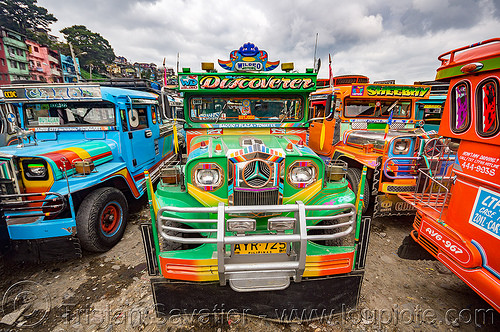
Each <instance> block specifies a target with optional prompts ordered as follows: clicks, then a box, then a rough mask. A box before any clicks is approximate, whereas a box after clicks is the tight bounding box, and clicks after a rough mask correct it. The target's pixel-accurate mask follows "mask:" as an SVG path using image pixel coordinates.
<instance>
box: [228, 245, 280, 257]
mask: <svg viewBox="0 0 500 332" xmlns="http://www.w3.org/2000/svg"><path fill="white" fill-rule="evenodd" d="M286 247H287V244H286V242H273V243H238V244H235V245H234V249H233V252H234V253H235V254H236V255H243V254H282V253H286Z"/></svg>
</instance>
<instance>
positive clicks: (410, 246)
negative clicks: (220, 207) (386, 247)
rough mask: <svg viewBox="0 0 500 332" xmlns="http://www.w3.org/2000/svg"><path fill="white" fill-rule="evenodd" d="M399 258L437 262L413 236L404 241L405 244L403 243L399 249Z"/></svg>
mask: <svg viewBox="0 0 500 332" xmlns="http://www.w3.org/2000/svg"><path fill="white" fill-rule="evenodd" d="M398 256H399V257H400V258H403V259H409V260H433V261H435V260H437V259H436V258H435V257H434V256H432V255H431V254H430V253H429V252H428V251H427V250H425V249H424V248H423V247H422V246H421V245H420V244H418V243H417V242H415V240H413V238H412V237H411V235H408V236H406V237H405V238H404V239H403V243H401V245H400V246H399V248H398Z"/></svg>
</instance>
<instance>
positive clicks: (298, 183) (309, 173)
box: [288, 161, 318, 188]
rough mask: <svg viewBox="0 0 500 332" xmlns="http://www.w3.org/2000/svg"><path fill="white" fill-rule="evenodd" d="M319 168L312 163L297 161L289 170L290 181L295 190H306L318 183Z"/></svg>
mask: <svg viewBox="0 0 500 332" xmlns="http://www.w3.org/2000/svg"><path fill="white" fill-rule="evenodd" d="M317 175H318V168H317V166H316V165H315V164H314V163H313V162H311V161H296V162H294V163H293V164H292V165H291V166H290V168H289V170H288V180H289V182H290V184H291V185H292V186H294V187H295V188H305V187H307V186H308V185H310V184H312V183H314V182H316V180H317Z"/></svg>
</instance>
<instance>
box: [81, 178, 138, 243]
mask: <svg viewBox="0 0 500 332" xmlns="http://www.w3.org/2000/svg"><path fill="white" fill-rule="evenodd" d="M109 202H116V203H117V205H119V206H120V207H121V210H122V221H121V224H120V225H119V226H118V227H119V228H118V229H117V231H116V233H115V234H113V236H110V237H107V236H105V235H104V234H103V233H102V231H101V220H100V219H101V213H102V212H103V209H104V208H105V207H106V205H107V204H108V203H109ZM127 221H128V203H127V199H126V198H125V195H124V194H123V193H122V192H121V191H119V190H118V189H116V188H111V187H105V188H99V189H96V190H94V191H93V192H91V193H90V194H89V195H87V197H85V199H84V200H83V202H82V204H81V205H80V208H79V209H78V213H77V214H76V230H77V237H78V239H79V240H80V244H81V246H82V248H83V249H85V250H87V251H93V252H105V251H108V250H109V249H111V248H112V247H113V246H114V245H115V244H117V243H118V242H119V241H120V239H121V238H122V236H123V233H124V232H125V227H126V226H127Z"/></svg>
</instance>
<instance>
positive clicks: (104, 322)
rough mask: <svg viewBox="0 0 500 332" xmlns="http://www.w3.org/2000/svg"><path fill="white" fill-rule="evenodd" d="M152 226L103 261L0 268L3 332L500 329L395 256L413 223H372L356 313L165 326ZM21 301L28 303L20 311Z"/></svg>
mask: <svg viewBox="0 0 500 332" xmlns="http://www.w3.org/2000/svg"><path fill="white" fill-rule="evenodd" d="M148 219H149V216H148V209H147V208H146V204H145V202H144V201H141V203H140V204H139V205H137V206H136V212H135V213H134V214H133V215H132V217H131V221H130V222H129V225H128V227H127V230H126V233H125V235H124V238H123V239H122V241H120V243H118V245H116V246H115V247H114V248H113V249H112V250H110V251H109V252H107V253H104V254H91V253H85V254H84V257H83V258H81V259H78V260H73V261H67V262H62V263H50V264H43V265H27V264H15V263H12V262H9V261H5V260H4V261H1V262H0V266H1V270H0V274H1V276H0V277H1V282H0V292H1V294H3V301H2V308H3V313H2V312H0V315H1V316H2V318H1V320H0V331H10V330H12V331H15V330H36V331H42V332H43V331H58V332H59V331H61V332H62V331H105V332H112V331H120V332H126V331H192V330H202V331H248V330H250V331H255V330H262V331H314V332H318V331H496V330H498V329H497V327H498V326H500V317H499V315H498V314H497V313H496V312H494V310H493V309H492V308H491V307H490V306H489V305H488V304H487V303H486V302H485V301H483V300H482V299H481V298H480V297H479V296H478V295H477V294H476V293H474V292H473V291H472V290H471V289H470V288H469V287H468V286H467V285H466V284H465V283H463V282H462V281H461V280H460V279H459V278H458V277H456V276H455V275H454V274H452V273H451V272H450V271H449V270H448V269H447V268H446V267H444V266H443V265H442V264H441V263H439V262H437V261H407V260H402V259H400V258H399V257H398V256H397V254H396V253H397V249H398V247H399V245H400V244H401V242H402V240H403V238H404V237H405V236H406V235H407V234H408V233H409V231H410V229H411V223H412V218H380V219H375V220H374V222H373V225H372V233H371V238H370V245H369V249H368V257H367V262H366V273H365V278H364V281H363V287H362V290H361V297H360V302H359V305H358V308H357V310H348V311H345V312H343V313H342V314H339V315H337V316H334V317H324V318H322V319H319V320H316V321H312V322H302V323H301V322H297V323H281V322H275V321H270V320H264V319H259V318H256V317H248V316H242V315H219V316H210V317H207V316H199V317H194V318H191V317H182V316H172V317H170V318H168V319H167V318H158V317H157V316H156V315H155V312H154V306H153V296H152V293H151V288H150V282H149V280H150V279H149V276H148V274H147V271H146V264H145V259H144V253H143V248H142V239H141V235H140V230H139V225H140V223H141V222H144V221H147V220H148ZM15 295H17V297H16V296H15ZM21 297H23V298H24V299H26V298H29V299H31V305H30V306H24V307H23V306H19V305H18V303H19V302H20V300H19V298H21ZM16 299H17V303H16V309H15V310H14V309H13V305H14V303H15V302H14V301H15V300H16ZM485 317H486V318H485Z"/></svg>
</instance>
